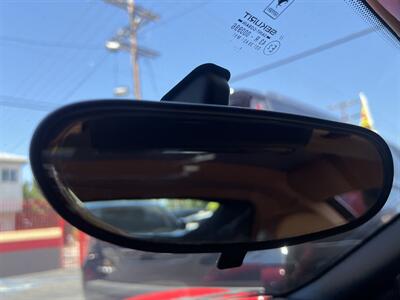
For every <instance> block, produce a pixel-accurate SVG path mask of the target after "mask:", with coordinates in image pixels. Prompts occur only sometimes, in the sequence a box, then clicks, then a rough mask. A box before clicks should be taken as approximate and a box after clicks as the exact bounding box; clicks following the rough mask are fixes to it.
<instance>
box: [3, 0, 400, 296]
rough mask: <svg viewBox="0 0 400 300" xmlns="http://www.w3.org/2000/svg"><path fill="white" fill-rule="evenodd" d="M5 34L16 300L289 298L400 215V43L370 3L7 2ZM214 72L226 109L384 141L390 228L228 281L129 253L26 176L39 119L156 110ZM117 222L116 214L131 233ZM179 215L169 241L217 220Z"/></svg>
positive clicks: (361, 231)
mask: <svg viewBox="0 0 400 300" xmlns="http://www.w3.org/2000/svg"><path fill="white" fill-rule="evenodd" d="M381 2H385V1H381ZM0 22H1V26H0V170H1V171H0V292H1V293H3V294H4V295H5V298H7V299H21V298H23V297H28V298H29V297H30V298H32V297H33V298H40V299H54V298H62V299H82V297H84V296H85V297H86V298H87V299H94V298H95V299H102V297H103V298H104V299H111V298H112V299H128V298H129V299H135V298H134V297H136V296H138V295H147V294H149V295H150V294H151V293H153V295H156V296H154V297H155V298H153V299H156V298H157V295H159V296H160V294H154V293H161V292H165V291H166V290H168V291H169V292H171V290H172V291H176V293H178V295H183V296H188V297H189V296H195V295H197V296H199V297H208V296H209V295H211V294H217V295H221V294H225V293H227V294H229V295H231V294H232V293H239V292H248V291H255V292H257V293H262V294H268V295H279V294H283V293H288V292H290V291H293V290H295V289H297V288H299V287H300V286H302V285H304V284H307V283H308V282H310V281H311V280H313V279H314V278H317V277H318V276H320V275H321V274H322V273H323V272H324V271H325V270H327V269H329V268H330V267H332V266H334V265H335V264H336V263H338V262H339V261H340V259H341V258H342V257H343V256H345V255H346V254H347V253H349V252H350V251H351V250H352V249H354V248H355V247H357V245H359V244H360V243H362V241H363V240H365V239H366V238H367V237H368V236H370V235H372V234H373V233H374V232H376V231H377V230H378V229H379V228H382V227H383V226H384V225H385V224H387V223H388V222H390V221H391V220H392V219H393V218H394V217H395V216H397V214H398V212H399V210H400V184H399V177H398V176H399V167H400V166H399V159H400V150H399V149H400V139H399V137H400V122H399V121H398V116H399V115H400V101H399V100H398V99H399V97H400V74H399V70H400V43H399V40H397V39H396V38H395V37H394V36H393V35H391V33H390V31H389V30H388V29H386V27H384V26H383V25H382V24H381V23H380V22H379V20H378V18H377V17H376V16H375V15H374V14H372V13H370V12H369V11H368V10H367V9H366V7H365V5H364V4H362V1H350V0H349V1H347V0H341V1H339V0H338V1H302V0H287V1H282V0H265V1H206V0H204V1H132V0H128V1H126V0H108V1H57V2H49V1H38V2H27V1H24V2H21V1H2V2H0ZM203 63H214V64H217V65H220V66H222V67H224V68H226V69H228V70H229V71H230V72H231V79H230V81H229V84H230V93H231V95H230V105H234V106H242V107H250V108H252V109H261V110H271V111H280V112H287V113H292V114H300V115H307V116H313V117H318V118H322V119H330V120H336V121H341V122H346V123H352V124H356V125H360V126H364V127H366V128H369V129H371V130H374V131H376V132H378V133H379V134H380V135H381V136H382V137H383V138H384V139H385V140H386V141H387V143H388V144H389V145H390V148H391V150H392V154H393V157H394V161H395V182H394V186H393V190H392V192H391V195H390V198H389V200H388V202H387V204H386V205H385V207H384V209H383V210H382V211H381V212H380V213H379V215H377V216H376V217H375V218H374V219H372V220H371V221H369V222H368V223H366V224H364V225H363V226H362V227H360V228H358V229H356V230H353V231H351V232H349V233H346V234H342V235H340V236H335V237H332V238H329V239H325V240H320V241H315V242H312V243H306V244H302V245H297V246H291V247H282V248H280V249H271V250H264V251H254V252H250V253H248V254H247V256H246V259H245V262H244V264H243V266H242V267H240V268H236V269H230V270H218V269H217V268H216V266H215V261H216V259H217V257H218V254H190V255H188V254H154V253H145V252H140V251H135V250H128V249H124V248H121V247H116V246H113V245H109V244H106V243H104V242H101V241H97V240H95V239H93V238H90V237H88V236H86V235H85V234H83V233H82V232H80V231H78V230H77V229H75V228H73V227H72V226H70V225H69V224H66V223H65V222H63V221H62V220H61V219H60V218H59V217H58V216H57V214H56V213H55V212H54V211H53V210H52V209H51V208H50V207H49V205H48V204H47V202H46V201H45V200H44V199H43V196H42V195H41V193H40V191H39V189H38V187H37V185H36V183H35V182H34V180H33V178H32V174H31V171H30V168H29V163H28V159H27V157H28V152H29V143H30V138H31V136H32V133H33V130H34V128H35V127H36V126H37V124H38V123H39V122H40V120H41V119H42V118H43V117H44V116H45V115H46V114H48V113H49V112H50V111H52V110H54V109H55V108H57V107H60V106H62V105H65V104H68V103H72V102H76V101H81V100H87V99H110V98H126V99H132V101H133V99H142V100H141V101H146V100H150V101H159V100H160V99H161V98H162V96H163V95H164V94H166V93H167V92H168V91H169V90H170V89H171V88H172V87H173V86H174V85H175V84H177V83H178V82H179V81H180V80H181V79H182V78H184V77H185V76H186V75H187V74H188V73H189V72H190V71H191V70H193V69H194V68H196V67H197V66H199V65H201V64H203ZM259 134H260V135H262V134H263V133H262V132H260V133H259ZM346 201H347V202H346V203H345V204H346V205H347V207H348V209H349V210H350V211H357V209H358V208H357V207H356V205H355V204H354V203H353V204H354V205H353V204H352V200H351V199H348V200H346ZM118 210H119V209H118V208H115V210H114V211H112V212H110V213H112V214H117V213H118V215H121V216H122V217H121V219H119V221H121V222H120V223H122V221H123V220H124V219H123V218H124V217H123V216H124V214H121V213H120V211H118ZM152 213H154V214H157V213H161V212H159V211H158V210H157V209H156V208H154V210H153V212H152ZM203 214H204V213H203ZM168 217H169V218H171V219H168V220H164V222H165V224H164V225H165V226H167V227H171V228H172V227H175V226H177V227H179V226H180V223H179V222H180V220H181V219H182V218H187V219H188V220H194V221H191V223H193V224H196V222H198V220H201V219H204V218H206V217H207V216H203V215H202V214H201V213H200V214H199V213H198V210H196V209H193V207H185V208H180V210H179V211H177V213H176V216H175V215H174V216H172V215H171V216H168ZM164 225H162V224H161V225H160V224H155V225H154V226H161V227H163V226H164ZM193 226H195V225H193ZM206 287H207V288H208V289H205V288H206ZM200 288H201V289H200ZM171 293H172V292H171ZM179 293H181V294H179ZM32 295H34V296H32ZM207 295H208V296H207ZM160 297H161V296H160ZM160 297H158V298H160ZM171 297H172V296H171ZM140 299H147V298H140ZM148 299H150V298H148ZM168 299H169V298H168Z"/></svg>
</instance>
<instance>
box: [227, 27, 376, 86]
mask: <svg viewBox="0 0 400 300" xmlns="http://www.w3.org/2000/svg"><path fill="white" fill-rule="evenodd" d="M376 30H377V28H375V27H373V28H368V29H364V30H361V31H359V32H356V33H352V34H350V35H347V36H345V37H342V38H339V39H336V40H334V41H331V42H328V43H325V44H323V45H320V46H318V47H315V48H311V49H308V50H305V51H303V52H300V53H298V54H295V55H292V56H289V57H286V58H283V59H281V60H278V61H276V62H273V63H270V64H267V65H264V66H261V67H258V68H255V69H253V70H250V71H247V72H244V73H242V74H239V75H236V76H234V77H232V79H231V80H230V82H237V81H240V80H243V79H246V78H249V77H253V76H255V75H258V74H260V73H264V72H267V71H270V70H273V69H276V68H279V67H281V66H285V65H288V64H290V63H292V62H295V61H298V60H301V59H304V58H306V57H309V56H312V55H315V54H318V53H320V52H323V51H326V50H329V49H332V48H335V47H337V46H340V45H343V44H346V43H348V42H350V41H352V40H355V39H358V38H361V37H363V36H366V35H368V34H370V33H372V32H374V31H376Z"/></svg>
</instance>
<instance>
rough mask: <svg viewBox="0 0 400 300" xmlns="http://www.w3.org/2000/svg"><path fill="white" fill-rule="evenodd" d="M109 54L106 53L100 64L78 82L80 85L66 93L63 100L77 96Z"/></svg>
mask: <svg viewBox="0 0 400 300" xmlns="http://www.w3.org/2000/svg"><path fill="white" fill-rule="evenodd" d="M107 55H108V53H107V52H105V53H104V54H103V55H102V56H101V58H100V60H99V62H98V63H97V64H95V65H94V66H93V67H92V68H91V70H90V71H89V72H88V73H87V74H86V75H85V76H84V77H83V78H82V79H81V80H80V81H79V82H78V84H76V85H75V86H74V87H73V88H72V89H70V90H69V91H68V92H67V93H65V95H64V96H63V98H62V99H69V98H70V97H71V96H72V95H74V94H75V92H76V91H77V90H78V89H79V88H80V87H81V86H82V85H83V84H85V83H86V81H88V80H89V78H90V77H91V76H92V75H93V74H94V72H96V70H97V69H98V68H99V67H100V66H101V65H102V64H103V63H104V62H105V60H106V58H107Z"/></svg>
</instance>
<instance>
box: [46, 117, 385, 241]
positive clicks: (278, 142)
mask: <svg viewBox="0 0 400 300" xmlns="http://www.w3.org/2000/svg"><path fill="white" fill-rule="evenodd" d="M288 124H289V125H288ZM53 131H54V132H53V136H54V138H52V139H51V141H50V143H49V144H48V145H47V146H46V147H45V150H44V151H43V153H42V157H43V161H44V164H45V169H46V172H48V174H49V175H50V176H51V177H52V178H54V182H55V184H56V185H57V189H58V190H59V191H61V193H62V194H63V195H64V197H65V198H66V199H68V201H69V205H70V206H71V207H72V208H74V209H75V210H79V211H80V213H81V214H84V215H85V217H86V218H89V219H90V220H91V222H93V223H95V224H96V225H97V226H101V227H102V228H106V229H108V230H110V231H113V232H117V233H119V234H123V235H129V236H132V237H135V238H140V239H148V240H152V241H158V240H160V241H167V242H176V243H180V244H182V243H189V244H190V243H196V244H201V243H230V242H254V241H269V240H275V239H283V238H290V237H296V236H302V235H306V234H310V233H316V232H320V231H323V230H327V229H332V228H335V227H338V226H341V225H345V224H348V223H349V222H353V221H355V220H357V219H359V218H360V217H362V216H363V215H365V214H366V213H367V212H368V211H370V209H372V208H373V207H374V206H375V205H376V203H377V201H378V199H379V196H380V194H381V191H382V186H383V181H384V176H383V166H382V158H381V155H380V154H379V152H378V150H377V148H376V146H375V144H374V143H372V142H371V141H369V140H368V139H367V138H365V137H364V136H362V135H359V133H352V132H349V131H347V132H346V131H343V130H340V129H335V128H330V127H321V126H315V125H310V124H307V123H298V124H297V125H296V124H292V123H287V122H283V121H279V120H269V121H266V120H265V119H259V120H257V119H256V118H254V119H252V120H249V119H247V120H245V119H241V118H235V119H234V120H233V119H232V118H221V117H219V118H212V117H207V118H201V117H198V116H197V117H196V116H191V115H182V116H180V115H173V114H170V113H169V114H167V113H166V114H164V115H160V114H157V115H155V114H148V115H146V114H143V113H141V114H138V115H134V116H129V115H123V114H115V115H114V114H108V115H107V114H106V115H104V116H102V115H99V116H96V117H93V118H91V119H87V118H86V119H74V120H71V121H69V123H68V124H67V125H65V124H64V125H63V127H62V128H55V129H53Z"/></svg>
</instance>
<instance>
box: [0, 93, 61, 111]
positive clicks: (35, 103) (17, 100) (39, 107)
mask: <svg viewBox="0 0 400 300" xmlns="http://www.w3.org/2000/svg"><path fill="white" fill-rule="evenodd" d="M0 106H4V107H11V108H22V109H28V110H35V111H43V112H48V111H51V110H53V109H55V108H56V107H57V104H56V103H51V102H44V101H39V100H35V99H28V98H23V97H15V96H10V95H4V94H1V95H0Z"/></svg>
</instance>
